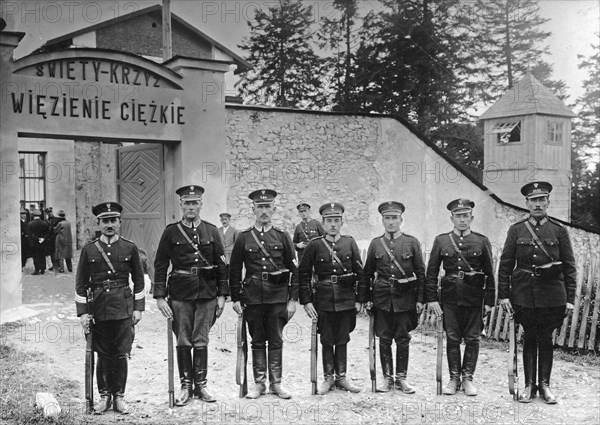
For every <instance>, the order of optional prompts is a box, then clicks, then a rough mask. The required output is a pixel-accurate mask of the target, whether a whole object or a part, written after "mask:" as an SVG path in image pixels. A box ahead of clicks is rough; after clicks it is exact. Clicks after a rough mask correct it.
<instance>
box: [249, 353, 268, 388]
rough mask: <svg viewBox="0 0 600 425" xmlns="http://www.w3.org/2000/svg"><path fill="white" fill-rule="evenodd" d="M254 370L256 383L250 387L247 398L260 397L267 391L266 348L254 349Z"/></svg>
mask: <svg viewBox="0 0 600 425" xmlns="http://www.w3.org/2000/svg"><path fill="white" fill-rule="evenodd" d="M252 372H253V374H254V385H253V386H252V388H249V389H248V393H247V394H246V398H258V397H260V396H261V395H263V394H264V393H265V392H266V391H267V387H266V385H265V381H266V380H267V352H266V350H265V349H264V348H258V349H254V350H252Z"/></svg>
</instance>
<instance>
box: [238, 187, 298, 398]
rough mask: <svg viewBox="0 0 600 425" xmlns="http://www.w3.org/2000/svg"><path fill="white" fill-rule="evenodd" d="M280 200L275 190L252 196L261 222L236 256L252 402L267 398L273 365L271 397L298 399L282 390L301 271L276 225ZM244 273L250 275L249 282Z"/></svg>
mask: <svg viewBox="0 0 600 425" xmlns="http://www.w3.org/2000/svg"><path fill="white" fill-rule="evenodd" d="M276 196H277V192H275V191H274V190H271V189H262V190H256V191H254V192H252V193H251V194H250V195H249V198H250V199H251V200H252V201H253V207H252V211H253V213H254V216H255V217H256V221H255V223H254V226H252V227H251V228H249V229H247V230H245V231H243V232H241V233H240V235H239V237H238V238H237V240H236V241H235V245H234V246H233V252H232V253H231V264H230V267H231V274H230V279H229V285H230V292H231V300H232V301H233V309H234V310H235V311H236V313H237V314H243V315H244V320H246V322H247V323H248V331H249V332H250V336H251V338H252V370H253V373H254V386H253V387H252V388H250V389H249V391H248V394H246V397H247V398H258V397H260V396H261V395H262V394H265V392H266V385H265V381H266V371H267V364H268V370H269V382H270V386H269V389H270V391H271V392H272V393H274V394H276V395H278V396H279V397H281V398H283V399H288V398H291V397H292V396H291V394H290V393H289V392H288V391H287V390H286V389H285V388H284V387H283V386H282V385H281V373H282V349H283V335H282V332H283V328H284V327H285V325H286V324H287V322H288V321H289V320H290V319H291V318H292V316H293V315H294V313H295V312H296V304H297V301H298V270H297V268H296V266H295V264H294V259H295V255H294V249H293V245H292V240H291V238H290V237H289V235H288V234H287V233H286V232H285V231H283V230H280V229H278V228H276V227H274V226H273V225H272V224H271V219H272V216H273V212H274V211H275V207H274V205H273V204H274V200H275V197H276ZM242 267H245V269H246V274H245V276H244V279H243V280H242ZM267 349H268V353H269V356H268V363H267Z"/></svg>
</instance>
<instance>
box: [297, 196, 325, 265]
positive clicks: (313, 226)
mask: <svg viewBox="0 0 600 425" xmlns="http://www.w3.org/2000/svg"><path fill="white" fill-rule="evenodd" d="M296 209H297V210H298V214H299V215H300V218H301V219H302V221H301V222H300V223H298V225H297V226H296V229H295V230H294V238H293V242H294V248H295V249H296V251H297V253H298V263H300V260H301V259H302V253H303V252H304V248H306V245H307V244H308V242H310V241H311V240H313V239H314V238H318V237H319V236H323V235H324V234H325V230H324V229H323V226H322V225H321V223H319V222H318V221H317V220H314V219H312V218H310V205H308V204H307V203H306V202H301V203H300V204H298V206H297V207H296Z"/></svg>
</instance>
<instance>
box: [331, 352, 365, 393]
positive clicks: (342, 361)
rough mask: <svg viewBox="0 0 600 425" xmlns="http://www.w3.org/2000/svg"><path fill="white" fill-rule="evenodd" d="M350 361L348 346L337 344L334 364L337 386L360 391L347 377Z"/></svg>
mask: <svg viewBox="0 0 600 425" xmlns="http://www.w3.org/2000/svg"><path fill="white" fill-rule="evenodd" d="M347 362H348V346H347V345H346V344H340V345H336V346H335V353H334V366H335V373H336V378H335V386H336V387H337V388H339V389H342V390H345V391H349V392H351V393H358V392H360V388H358V387H355V386H354V385H352V384H351V383H350V382H348V380H347V379H346V365H347Z"/></svg>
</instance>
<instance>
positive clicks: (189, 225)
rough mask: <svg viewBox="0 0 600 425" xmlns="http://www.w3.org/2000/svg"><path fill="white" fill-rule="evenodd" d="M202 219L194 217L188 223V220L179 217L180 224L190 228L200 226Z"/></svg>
mask: <svg viewBox="0 0 600 425" xmlns="http://www.w3.org/2000/svg"><path fill="white" fill-rule="evenodd" d="M201 221H202V220H201V219H200V217H196V219H195V220H194V221H193V222H192V223H191V224H190V222H189V221H187V220H185V219H183V218H182V219H181V224H183V225H184V226H185V227H189V228H190V229H192V228H194V227H198V226H200V222H201Z"/></svg>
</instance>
